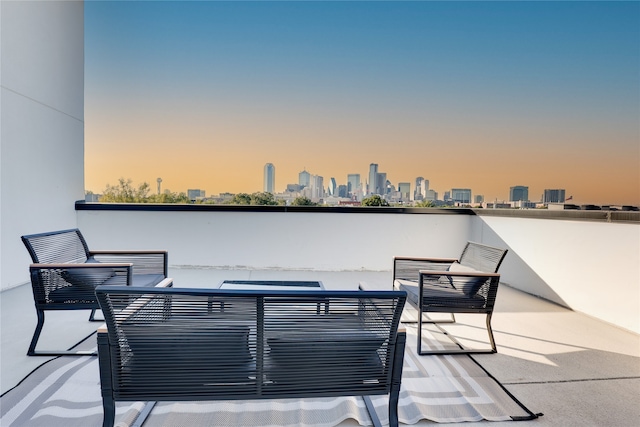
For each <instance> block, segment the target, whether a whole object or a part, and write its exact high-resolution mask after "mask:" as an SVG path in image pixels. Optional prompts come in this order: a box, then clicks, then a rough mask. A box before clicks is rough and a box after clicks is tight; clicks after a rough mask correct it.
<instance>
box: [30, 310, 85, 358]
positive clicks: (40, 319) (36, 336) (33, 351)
mask: <svg viewBox="0 0 640 427" xmlns="http://www.w3.org/2000/svg"><path fill="white" fill-rule="evenodd" d="M36 314H37V316H38V324H37V325H36V330H35V331H34V332H33V338H31V344H29V349H28V350H27V356H48V357H51V356H96V355H97V353H96V352H95V351H81V350H80V351H73V350H67V351H56V350H51V351H36V345H37V344H38V340H39V339H40V334H41V333H42V328H43V327H44V310H40V309H36ZM92 334H93V333H92ZM92 334H90V335H89V336H91V335H92ZM87 338H88V337H87ZM84 339H86V338H84ZM84 339H83V340H82V341H84Z"/></svg>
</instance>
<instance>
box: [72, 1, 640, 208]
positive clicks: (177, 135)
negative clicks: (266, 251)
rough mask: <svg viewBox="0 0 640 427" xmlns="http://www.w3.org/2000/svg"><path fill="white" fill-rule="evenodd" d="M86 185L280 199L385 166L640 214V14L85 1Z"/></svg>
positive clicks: (571, 6) (513, 5)
mask: <svg viewBox="0 0 640 427" xmlns="http://www.w3.org/2000/svg"><path fill="white" fill-rule="evenodd" d="M85 157H86V161H85V168H86V170H85V187H86V189H87V190H91V191H93V192H96V193H100V192H102V191H103V190H104V189H105V187H106V185H107V184H116V183H117V181H118V179H119V178H125V179H129V178H130V179H132V180H133V182H134V184H139V183H142V182H148V183H149V184H151V186H152V188H153V189H154V191H155V187H156V184H155V182H156V178H158V177H161V178H162V180H163V182H162V188H163V189H169V190H171V191H175V192H186V190H187V189H188V188H198V189H202V190H206V192H207V195H213V194H218V193H220V192H234V193H235V192H248V193H252V192H255V191H262V188H263V167H264V165H265V163H273V164H274V165H275V169H276V191H278V192H280V191H283V190H284V189H285V187H286V185H287V184H289V183H297V182H298V173H299V172H300V171H302V170H303V169H306V170H307V171H309V172H310V173H312V174H316V175H321V176H323V177H324V179H325V185H327V183H328V181H329V180H330V178H331V177H335V179H336V181H337V183H338V184H346V180H347V174H350V173H359V174H361V180H362V181H363V182H364V181H366V180H367V177H368V169H369V164H370V163H377V164H378V165H379V171H381V172H386V173H387V178H388V179H389V180H390V181H391V183H392V184H394V185H396V186H397V185H398V182H410V183H411V189H412V191H413V188H414V184H415V178H416V177H417V176H422V177H424V178H426V179H428V180H429V181H430V184H431V188H433V189H434V190H436V191H437V192H438V193H439V198H442V196H443V194H444V192H445V191H448V190H450V189H451V188H453V187H455V188H458V187H462V188H471V189H472V191H473V195H474V196H475V195H476V194H482V195H484V196H485V199H486V200H487V201H493V200H495V199H498V200H506V199H508V197H509V187H511V186H515V185H526V186H528V187H529V197H530V199H531V200H532V201H538V200H539V199H540V196H541V194H542V192H543V190H544V189H545V188H564V189H566V195H567V196H570V195H572V196H573V203H578V204H580V203H596V204H635V205H640V3H638V2H635V1H634V2H609V1H607V2H583V1H569V2H554V1H542V2H519V1H496V2H485V1H476V2H463V1H446V2H438V1H408V2H402V1H388V2H385V1H374V2H372V1H350V2H342V1H317V2H308V1H287V2H275V1H259V2H244V1H233V2H219V1H196V2H187V1H105V2H100V1H85Z"/></svg>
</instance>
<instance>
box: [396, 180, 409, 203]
mask: <svg viewBox="0 0 640 427" xmlns="http://www.w3.org/2000/svg"><path fill="white" fill-rule="evenodd" d="M398 191H399V192H400V200H402V201H403V202H408V201H409V200H411V183H410V182H399V183H398Z"/></svg>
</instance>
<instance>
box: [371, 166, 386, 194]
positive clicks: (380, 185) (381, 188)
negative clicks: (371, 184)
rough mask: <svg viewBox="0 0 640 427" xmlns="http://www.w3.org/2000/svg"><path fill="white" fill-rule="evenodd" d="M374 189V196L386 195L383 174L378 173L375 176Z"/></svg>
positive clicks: (384, 175) (384, 176)
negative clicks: (375, 190)
mask: <svg viewBox="0 0 640 427" xmlns="http://www.w3.org/2000/svg"><path fill="white" fill-rule="evenodd" d="M376 189H377V192H376V193H374V194H380V195H381V196H382V195H385V194H387V174H386V173H384V172H379V173H378V174H377V175H376Z"/></svg>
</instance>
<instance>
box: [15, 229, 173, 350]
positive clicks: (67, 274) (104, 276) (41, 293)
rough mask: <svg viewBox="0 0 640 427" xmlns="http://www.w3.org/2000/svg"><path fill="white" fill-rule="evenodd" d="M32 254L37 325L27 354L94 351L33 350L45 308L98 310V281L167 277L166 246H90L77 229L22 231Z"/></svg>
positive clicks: (131, 282) (140, 282) (144, 281)
mask: <svg viewBox="0 0 640 427" xmlns="http://www.w3.org/2000/svg"><path fill="white" fill-rule="evenodd" d="M22 242H23V243H24V245H25V246H26V248H27V250H28V251H29V255H31V260H32V261H33V264H31V265H30V267H29V272H30V277H31V286H32V289H33V298H34V302H35V306H36V313H37V316H38V324H37V325H36V330H35V332H34V334H33V338H32V339H31V344H30V345H29V350H28V351H27V354H28V355H29V356H59V355H79V356H81V355H95V353H94V352H76V351H60V350H51V351H36V345H37V343H38V339H39V338H40V333H41V332H42V328H43V326H44V319H45V311H47V310H91V314H90V315H89V320H90V321H94V320H95V319H94V315H95V311H96V310H97V309H99V308H100V307H99V305H98V301H97V300H96V296H95V288H96V286H98V285H103V284H104V285H126V286H155V285H158V284H160V283H163V282H164V286H170V285H171V279H168V278H167V269H168V264H167V256H168V255H167V251H90V250H89V248H88V246H87V242H86V241H85V239H84V237H83V236H82V233H81V232H80V230H78V229H69V230H60V231H52V232H48V233H40V234H32V235H26V236H22Z"/></svg>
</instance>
